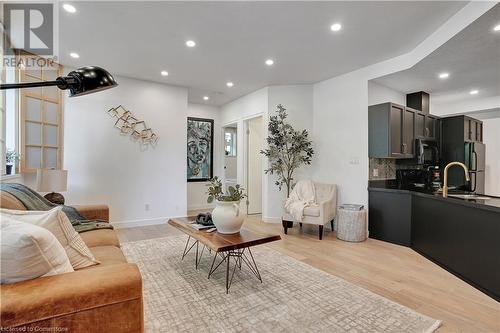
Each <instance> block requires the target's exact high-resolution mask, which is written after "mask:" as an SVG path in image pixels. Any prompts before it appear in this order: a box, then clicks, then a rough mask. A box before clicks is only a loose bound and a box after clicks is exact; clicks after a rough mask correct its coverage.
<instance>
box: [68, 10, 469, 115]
mask: <svg viewBox="0 0 500 333" xmlns="http://www.w3.org/2000/svg"><path fill="white" fill-rule="evenodd" d="M72 4H73V5H74V6H75V7H76V9H77V12H76V13H75V14H70V13H67V12H65V11H64V10H62V9H61V11H60V15H59V17H60V27H59V33H60V44H59V45H60V58H61V63H63V64H64V65H68V66H72V67H79V66H85V65H97V66H101V67H103V68H106V69H108V70H109V71H110V72H111V73H113V74H115V75H123V76H127V77H133V78H139V79H144V80H150V81H155V82H161V83H168V84H172V85H178V86H184V87H189V100H190V102H195V103H206V104H213V105H221V104H224V103H227V102H229V101H231V100H234V99H236V98H238V97H240V96H242V95H245V94H247V93H250V92H252V91H255V90H257V89H259V88H261V87H264V86H267V85H275V84H310V83H314V82H318V81H321V80H324V79H327V78H330V77H333V76H336V75H339V74H342V73H346V72H349V71H351V70H354V69H357V68H360V67H363V66H366V65H369V64H372V63H376V62H379V61H382V60H385V59H388V58H391V57H394V56H397V55H400V54H403V53H405V52H408V51H410V50H412V49H413V48H414V47H415V46H416V45H418V44H419V43H420V42H421V41H422V40H424V39H425V38H426V37H427V36H428V35H430V34H431V33H432V32H434V31H435V30H436V29H437V28H438V27H439V26H440V25H442V24H443V23H444V22H445V21H446V20H447V19H448V18H450V17H451V16H453V15H454V14H455V13H456V12H457V11H458V10H460V9H461V8H462V7H463V6H464V5H465V4H466V2H456V1H449V2H427V1H424V2H421V1H416V2H409V1H401V2H354V1H353V2H122V1H120V2H84V1H78V2H73V3H72ZM335 22H340V23H341V24H342V26H343V28H342V30H341V31H340V32H337V33H334V32H332V31H331V30H330V25H331V24H332V23H335ZM188 39H192V40H194V41H196V42H197V46H196V47H194V48H187V47H186V46H185V44H184V43H185V41H186V40H188ZM70 52H77V53H79V54H80V58H79V59H72V58H70V57H69V53H70ZM268 58H272V59H274V60H275V65H274V66H272V67H268V66H266V65H265V64H264V61H265V60H266V59H268ZM161 70H167V71H168V72H169V76H168V77H163V76H161V75H160V71H161ZM227 81H232V82H234V84H235V86H234V87H233V88H227V87H226V85H225V83H226V82H227ZM204 95H208V96H210V100H209V101H207V102H206V101H203V99H202V97H203V96H204Z"/></svg>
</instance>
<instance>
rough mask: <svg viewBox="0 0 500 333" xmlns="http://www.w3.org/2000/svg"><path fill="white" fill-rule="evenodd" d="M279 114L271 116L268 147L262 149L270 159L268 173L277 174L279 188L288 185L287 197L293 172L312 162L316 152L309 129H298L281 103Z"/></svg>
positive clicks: (266, 171)
mask: <svg viewBox="0 0 500 333" xmlns="http://www.w3.org/2000/svg"><path fill="white" fill-rule="evenodd" d="M277 108H278V110H276V113H277V115H274V116H271V117H270V118H269V125H268V131H269V135H268V137H267V139H266V141H267V144H268V148H267V149H265V150H262V151H261V154H264V156H266V157H267V158H268V159H269V168H268V169H267V170H265V173H266V174H271V175H273V174H275V175H276V176H277V180H276V185H277V186H278V188H279V190H280V191H281V188H282V187H283V186H285V187H286V197H287V198H288V197H289V196H290V191H291V189H292V185H293V181H294V179H293V174H294V172H295V170H296V169H297V168H298V167H300V166H301V165H304V164H306V165H309V164H311V159H312V156H313V154H314V150H313V148H312V141H311V140H309V133H308V132H307V130H305V129H304V130H302V131H300V130H296V129H294V128H293V126H292V125H290V123H288V122H287V119H286V118H287V117H288V115H287V113H286V109H285V108H284V107H283V105H281V104H279V105H278V106H277Z"/></svg>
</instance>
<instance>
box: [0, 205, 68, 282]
mask: <svg viewBox="0 0 500 333" xmlns="http://www.w3.org/2000/svg"><path fill="white" fill-rule="evenodd" d="M0 233H1V235H0V237H1V239H0V241H1V243H0V267H1V273H0V275H1V283H14V282H19V281H24V280H30V279H34V278H37V277H40V276H49V275H56V274H62V273H69V272H73V267H72V266H71V263H70V262H69V259H68V255H67V254H66V252H65V251H64V249H63V247H62V245H61V243H59V241H58V240H57V238H56V237H55V236H54V235H53V234H52V233H51V232H50V231H48V230H47V229H45V228H42V227H39V226H36V225H33V224H29V223H24V222H18V221H15V220H14V219H12V218H10V217H7V216H4V215H2V217H1V220H0Z"/></svg>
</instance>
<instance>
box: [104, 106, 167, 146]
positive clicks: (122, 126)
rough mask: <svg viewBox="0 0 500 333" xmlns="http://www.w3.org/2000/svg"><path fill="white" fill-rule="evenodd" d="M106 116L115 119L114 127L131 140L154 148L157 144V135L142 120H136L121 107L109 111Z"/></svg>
mask: <svg viewBox="0 0 500 333" xmlns="http://www.w3.org/2000/svg"><path fill="white" fill-rule="evenodd" d="M108 114H109V115H110V116H111V117H113V118H115V119H116V121H115V127H116V128H118V129H119V130H120V133H121V134H124V135H130V137H131V138H132V139H134V140H136V141H139V142H140V143H141V144H143V145H149V144H150V145H152V146H154V145H156V143H157V142H158V135H156V133H154V132H153V130H152V129H151V128H150V127H149V126H148V125H146V123H145V122H144V121H143V120H139V119H137V118H136V117H135V116H134V115H133V114H132V112H130V111H129V110H127V109H125V108H124V107H123V106H121V105H118V106H117V107H114V108H111V109H109V110H108Z"/></svg>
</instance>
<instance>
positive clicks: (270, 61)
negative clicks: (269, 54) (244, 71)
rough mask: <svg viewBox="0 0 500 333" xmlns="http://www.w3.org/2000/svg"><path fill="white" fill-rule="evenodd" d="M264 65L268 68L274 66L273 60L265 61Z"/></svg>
mask: <svg viewBox="0 0 500 333" xmlns="http://www.w3.org/2000/svg"><path fill="white" fill-rule="evenodd" d="M266 65H268V66H272V65H274V60H273V59H267V60H266Z"/></svg>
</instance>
